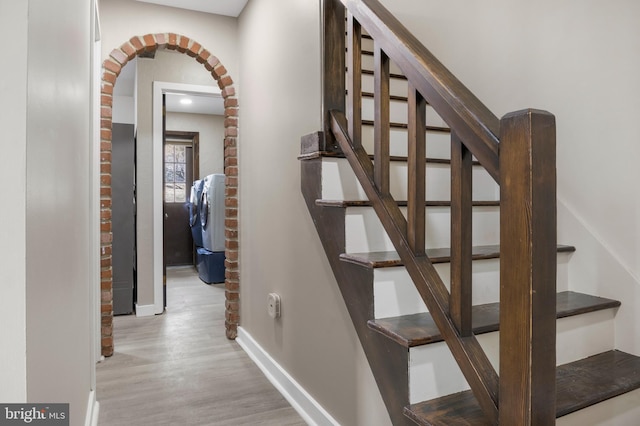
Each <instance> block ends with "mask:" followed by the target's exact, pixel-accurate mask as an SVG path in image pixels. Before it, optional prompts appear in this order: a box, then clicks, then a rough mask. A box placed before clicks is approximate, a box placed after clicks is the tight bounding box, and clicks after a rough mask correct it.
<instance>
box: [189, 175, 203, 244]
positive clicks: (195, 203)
mask: <svg viewBox="0 0 640 426" xmlns="http://www.w3.org/2000/svg"><path fill="white" fill-rule="evenodd" d="M203 188H204V180H202V179H199V180H196V181H195V182H193V185H191V196H190V197H189V227H190V228H191V235H192V236H193V243H194V244H195V246H196V248H197V247H202V223H201V222H200V197H202V190H203Z"/></svg>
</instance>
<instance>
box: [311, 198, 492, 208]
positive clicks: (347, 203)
mask: <svg viewBox="0 0 640 426" xmlns="http://www.w3.org/2000/svg"><path fill="white" fill-rule="evenodd" d="M396 204H397V205H398V206H399V207H406V206H407V201H406V200H398V201H396ZM316 205H318V206H324V207H341V208H344V207H371V206H372V205H373V204H372V203H371V201H369V200H316ZM425 206H427V207H450V206H451V201H440V200H435V201H426V202H425ZM473 206H474V207H498V206H500V201H495V200H488V201H473Z"/></svg>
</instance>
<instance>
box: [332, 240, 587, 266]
mask: <svg viewBox="0 0 640 426" xmlns="http://www.w3.org/2000/svg"><path fill="white" fill-rule="evenodd" d="M574 251H576V249H575V247H573V246H565V245H558V253H570V252H574ZM427 256H428V257H429V260H431V263H447V262H449V261H450V259H451V251H450V249H449V248H448V247H447V248H432V249H427ZM498 257H500V246H499V245H486V246H474V247H473V251H472V258H473V260H482V259H496V258H498ZM340 260H342V261H344V262H350V263H355V264H358V265H362V266H366V267H369V268H389V267H393V266H403V265H404V264H403V263H402V260H400V256H398V253H397V252H395V251H374V252H368V253H343V254H341V255H340Z"/></svg>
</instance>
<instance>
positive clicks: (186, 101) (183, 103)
mask: <svg viewBox="0 0 640 426" xmlns="http://www.w3.org/2000/svg"><path fill="white" fill-rule="evenodd" d="M192 102H193V101H192V100H191V99H189V98H184V99H180V103H181V104H182V105H191V103H192Z"/></svg>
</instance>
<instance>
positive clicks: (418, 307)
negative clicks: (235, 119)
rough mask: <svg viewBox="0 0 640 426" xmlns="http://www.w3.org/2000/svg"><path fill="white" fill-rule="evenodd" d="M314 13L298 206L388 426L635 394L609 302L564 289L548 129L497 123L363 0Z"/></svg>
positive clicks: (540, 412)
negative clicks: (315, 66) (318, 118)
mask: <svg viewBox="0 0 640 426" xmlns="http://www.w3.org/2000/svg"><path fill="white" fill-rule="evenodd" d="M323 9H324V10H323V13H324V24H325V35H324V37H325V49H324V50H325V53H324V54H325V57H324V107H325V114H326V115H325V117H324V123H325V128H324V129H323V131H321V132H318V133H315V134H311V135H307V136H304V137H303V138H302V148H301V156H300V160H301V167H302V170H301V178H302V193H303V195H304V197H305V200H306V203H307V206H308V209H309V211H310V213H311V216H312V218H313V220H314V223H315V225H316V229H317V231H318V234H319V237H320V239H321V241H322V244H323V247H324V249H325V252H326V254H327V257H328V259H329V262H330V264H331V267H332V269H333V272H334V275H335V277H336V281H337V283H338V286H339V287H340V290H341V293H342V295H343V297H344V300H345V303H346V306H347V308H348V311H349V314H350V316H351V319H352V321H353V324H354V327H355V329H356V332H357V334H358V336H359V339H360V342H361V344H362V347H363V349H364V351H365V353H366V355H367V359H368V361H369V364H370V366H371V369H372V371H373V374H374V377H375V378H376V382H377V384H378V387H379V390H380V392H381V395H382V397H383V400H384V401H385V404H386V406H387V409H388V412H389V415H390V418H391V420H392V422H393V424H394V425H403V424H407V425H410V424H420V425H495V424H504V425H549V424H554V423H555V419H556V417H560V416H565V415H567V414H570V413H573V412H575V411H577V410H580V409H582V408H585V407H588V406H591V405H593V404H597V403H599V402H601V401H604V400H606V399H610V398H613V397H616V396H619V395H621V394H623V393H626V392H629V391H631V390H634V389H637V388H640V358H639V357H636V356H634V355H631V354H627V353H624V352H621V351H617V350H615V348H614V342H613V337H612V336H613V327H614V316H615V312H616V308H617V307H618V306H620V302H619V301H616V300H611V299H606V298H602V297H598V296H597V295H588V294H582V293H579V292H576V291H570V288H576V287H578V285H575V284H572V285H570V282H569V277H568V272H567V263H568V262H570V257H571V253H572V252H573V251H574V250H575V248H574V247H571V246H567V245H558V244H557V243H556V195H555V119H554V117H553V116H552V115H551V114H549V113H547V112H543V111H536V110H526V111H519V112H515V113H512V114H507V115H506V116H505V117H503V118H502V119H501V120H498V119H497V118H496V117H495V116H494V115H493V114H492V113H491V112H490V111H489V110H487V109H486V107H485V106H484V105H483V104H482V103H481V102H480V101H479V100H478V99H477V98H475V96H474V95H473V94H472V93H471V92H469V91H468V89H466V88H465V87H464V86H463V85H462V83H460V82H459V81H458V80H457V79H456V78H455V77H454V76H453V75H451V73H450V72H449V71H448V70H447V69H446V68H445V67H444V66H443V65H442V64H440V63H439V62H438V61H437V59H436V58H434V57H433V56H432V55H431V53H430V52H429V51H428V50H427V49H426V48H424V46H422V45H421V44H420V43H419V42H418V41H417V40H416V39H415V38H414V37H413V36H412V35H411V34H410V33H409V32H408V31H407V30H406V29H405V28H404V27H403V26H402V25H401V24H400V23H399V22H398V21H397V20H396V19H395V18H394V17H393V16H392V15H391V14H390V13H389V12H388V11H387V10H386V9H384V7H382V5H381V4H380V3H379V2H378V1H377V0H343V1H342V2H341V1H338V0H326V1H325V2H324V4H323ZM345 16H346V18H347V19H346V20H345ZM345 24H346V25H345ZM345 34H347V37H346V39H345ZM345 51H346V52H347V54H346V57H345Z"/></svg>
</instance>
